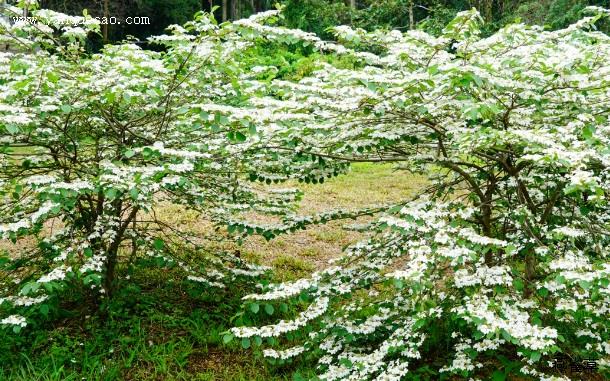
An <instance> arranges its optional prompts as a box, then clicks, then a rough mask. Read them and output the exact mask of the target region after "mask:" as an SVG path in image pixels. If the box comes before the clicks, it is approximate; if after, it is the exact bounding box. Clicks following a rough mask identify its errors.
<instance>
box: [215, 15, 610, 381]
mask: <svg viewBox="0 0 610 381" xmlns="http://www.w3.org/2000/svg"><path fill="white" fill-rule="evenodd" d="M590 11H592V12H593V14H594V15H593V16H591V17H587V18H585V19H583V20H581V21H579V22H578V23H576V24H574V25H571V26H570V27H568V28H566V29H564V30H559V31H554V32H548V31H544V30H542V29H541V28H539V27H530V26H526V25H522V24H515V25H508V26H506V27H505V28H503V29H501V30H500V31H499V32H497V33H496V34H494V35H492V36H490V37H488V38H484V39H482V38H480V37H479V25H480V17H479V15H478V13H477V12H476V11H469V12H463V13H460V14H459V15H458V16H457V18H456V19H455V20H453V21H452V22H451V23H450V24H448V25H447V26H446V28H445V29H444V31H443V35H441V36H440V37H433V36H430V35H428V34H426V33H423V32H421V31H408V32H406V33H401V32H398V31H391V32H373V33H367V32H365V31H363V30H356V31H353V30H350V29H349V28H346V27H341V28H338V29H337V33H338V38H339V40H340V41H342V42H343V43H342V44H329V43H326V42H323V41H321V40H319V39H317V38H316V37H315V36H313V35H310V34H306V33H303V32H299V31H289V30H284V29H281V28H277V27H273V26H268V25H262V24H260V23H258V21H257V20H253V19H250V20H244V21H240V22H237V23H236V24H237V25H239V26H241V27H244V28H246V29H247V30H248V31H250V32H249V33H252V34H259V35H260V36H261V37H262V36H264V37H265V38H267V39H272V40H275V41H287V42H288V43H301V44H304V45H313V46H315V47H316V48H318V49H320V50H321V51H323V52H324V51H327V52H330V53H332V54H339V55H348V56H351V57H354V58H355V59H357V60H359V61H360V64H359V65H357V68H356V69H345V68H338V67H335V66H333V65H332V64H328V63H323V62H320V66H319V68H318V70H316V71H315V72H314V73H313V74H312V75H311V76H308V77H305V78H303V79H302V80H300V81H299V82H291V81H285V80H274V81H272V82H271V85H270V91H268V92H266V93H265V92H264V91H262V92H261V91H259V92H258V94H254V93H252V96H259V97H260V99H259V100H256V99H254V100H253V101H252V102H253V103H257V104H259V105H260V107H261V109H264V110H265V112H273V113H275V114H277V115H282V114H290V115H295V114H299V113H300V114H302V115H303V118H302V120H299V119H298V118H293V119H292V120H290V121H288V120H286V121H282V124H283V125H284V126H285V131H283V132H282V133H283V134H286V135H290V136H291V137H292V139H291V140H290V141H291V142H292V144H293V146H292V147H287V150H288V151H290V150H297V151H299V152H301V153H308V154H315V155H317V156H321V157H325V158H326V159H327V160H328V161H327V162H331V159H332V160H338V161H346V162H349V161H380V162H398V163H399V164H400V168H402V169H405V168H406V169H408V170H410V171H414V172H418V173H422V174H427V175H428V176H429V183H430V184H429V185H430V186H429V187H428V188H427V189H425V190H424V191H423V192H422V193H421V194H420V195H419V196H417V197H415V198H414V199H412V200H405V201H404V202H403V203H401V204H399V205H396V206H394V207H391V208H387V209H385V210H384V212H383V213H382V214H381V215H380V216H379V218H378V219H376V221H375V222H374V223H372V224H371V226H370V228H371V230H372V231H374V232H375V234H374V235H373V236H372V237H371V238H370V239H368V240H365V241H363V242H359V243H357V244H355V245H352V246H351V247H349V248H347V250H346V252H345V255H344V256H343V257H342V258H341V259H339V260H337V261H336V263H335V264H334V266H333V267H330V268H328V269H325V270H323V271H320V272H317V273H315V274H314V275H313V276H312V277H311V278H310V279H302V280H299V281H296V282H291V283H284V284H278V285H270V286H266V287H265V289H264V290H263V291H262V292H261V293H259V294H253V295H249V296H246V297H245V303H246V305H249V306H253V307H252V308H250V310H251V312H253V313H255V312H257V311H258V310H259V307H258V306H259V304H260V303H263V304H264V305H265V306H266V307H265V309H269V310H270V311H274V308H273V305H274V304H276V305H277V304H281V305H285V304H283V303H285V302H287V301H291V300H299V301H300V302H301V303H305V304H306V307H305V308H304V309H303V310H302V312H300V313H298V314H297V315H296V316H290V317H287V318H286V319H285V320H281V321H279V322H277V323H275V324H270V325H265V326H254V327H246V326H242V327H235V328H233V329H232V330H231V332H230V333H228V334H227V336H226V340H231V339H232V338H233V337H236V338H238V339H240V340H242V344H243V345H244V347H249V346H250V345H251V343H252V342H254V343H255V344H262V342H263V340H265V342H266V343H268V344H269V345H270V346H271V347H270V348H267V349H265V350H264V355H265V356H267V357H268V358H270V359H271V360H272V361H273V362H280V363H281V362H284V361H287V360H290V359H291V358H293V357H295V356H298V355H301V354H303V353H310V354H311V355H312V356H314V357H316V358H318V359H319V360H318V361H319V362H318V365H319V368H318V369H319V375H320V378H321V379H324V380H372V379H375V380H404V379H414V380H415V379H422V378H423V379H437V377H438V378H445V379H471V380H472V379H493V380H504V379H505V378H506V377H507V376H510V375H513V376H515V375H518V376H520V377H526V378H527V379H539V380H568V379H569V377H568V375H566V374H561V372H560V371H559V370H557V368H555V369H554V368H553V366H554V363H553V361H554V358H555V356H556V355H558V354H563V355H566V356H569V358H571V359H572V361H573V362H578V361H581V360H582V359H590V361H594V362H595V363H596V365H597V366H598V368H599V371H600V372H602V373H604V372H605V373H604V374H607V372H608V370H607V367H608V365H609V361H610V332H609V330H610V320H609V319H608V315H609V312H610V288H609V287H610V263H609V262H608V253H609V248H610V246H609V245H610V238H609V237H610V235H609V227H610V225H609V222H610V220H609V216H610V209H609V208H610V206H609V204H608V201H609V200H608V192H609V190H610V188H609V186H610V182H609V181H610V177H609V176H610V172H609V169H608V168H609V164H610V151H609V149H608V147H609V144H610V120H609V117H610V109H609V108H608V99H610V66H609V63H610V38H609V37H608V36H607V35H605V34H603V33H600V32H596V31H595V29H594V23H595V22H596V21H597V20H598V19H600V18H601V17H604V16H607V15H608V14H609V12H608V11H606V10H603V9H599V8H591V9H590ZM243 33H244V35H246V33H245V32H243ZM299 41H300V42H299ZM303 121H305V122H303ZM336 216H337V215H333V216H331V217H329V218H334V217H336ZM267 306H268V307H267ZM284 310H286V309H285V308H284ZM283 337H286V338H287V339H288V341H293V342H296V344H293V346H291V347H288V348H287V349H286V347H283V346H282V347H281V348H278V345H279V343H280V339H281V338H283ZM282 348H284V349H282ZM579 359H580V360H579ZM573 376H575V377H579V376H578V375H576V374H573Z"/></svg>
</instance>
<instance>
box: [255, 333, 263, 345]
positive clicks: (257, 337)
mask: <svg viewBox="0 0 610 381" xmlns="http://www.w3.org/2000/svg"><path fill="white" fill-rule="evenodd" d="M262 344H263V339H261V337H260V336H254V345H255V346H257V347H260V346H261V345H262Z"/></svg>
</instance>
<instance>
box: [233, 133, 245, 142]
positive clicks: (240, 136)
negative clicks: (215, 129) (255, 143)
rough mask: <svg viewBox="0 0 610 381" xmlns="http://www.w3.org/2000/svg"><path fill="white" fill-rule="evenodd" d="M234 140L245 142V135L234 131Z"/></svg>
mask: <svg viewBox="0 0 610 381" xmlns="http://www.w3.org/2000/svg"><path fill="white" fill-rule="evenodd" d="M235 140H237V141H238V142H245V141H246V135H244V134H242V133H241V132H240V131H236V132H235Z"/></svg>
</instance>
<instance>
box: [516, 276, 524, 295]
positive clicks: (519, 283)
mask: <svg viewBox="0 0 610 381" xmlns="http://www.w3.org/2000/svg"><path fill="white" fill-rule="evenodd" d="M513 287H515V290H517V291H519V292H521V291H523V289H525V284H524V283H523V281H522V280H521V279H518V278H515V279H513Z"/></svg>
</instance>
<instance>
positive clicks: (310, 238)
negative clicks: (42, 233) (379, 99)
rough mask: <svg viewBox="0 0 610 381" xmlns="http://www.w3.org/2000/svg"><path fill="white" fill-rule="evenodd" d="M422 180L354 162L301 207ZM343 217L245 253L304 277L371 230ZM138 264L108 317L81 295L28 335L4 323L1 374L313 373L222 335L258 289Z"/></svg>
mask: <svg viewBox="0 0 610 381" xmlns="http://www.w3.org/2000/svg"><path fill="white" fill-rule="evenodd" d="M422 184H423V180H421V179H420V178H416V177H413V176H410V175H407V174H404V173H400V172H394V171H393V169H392V167H391V166H389V165H376V166H374V165H370V164H361V165H355V166H354V167H353V170H352V172H351V173H349V174H347V175H342V176H339V177H337V178H334V179H330V180H329V181H327V182H325V183H324V184H321V185H303V186H302V188H303V189H304V190H305V197H304V199H303V201H302V205H301V212H302V213H304V214H307V213H315V212H319V211H323V210H325V209H329V208H338V207H344V208H357V207H362V206H366V205H369V204H370V205H372V204H379V203H385V202H390V201H393V200H394V201H395V200H399V199H402V198H405V197H408V196H410V195H411V194H413V191H414V189H418V188H420V187H421V186H422ZM178 211H180V209H179V208H174V207H172V206H168V210H167V212H166V215H167V219H168V221H169V222H172V223H177V224H180V225H190V227H192V228H193V229H195V230H196V229H199V230H201V231H205V230H206V229H209V224H207V223H205V222H201V221H198V220H197V219H196V215H195V214H193V213H177V212H178ZM349 223H353V221H350V222H349ZM344 224H345V222H336V223H331V224H328V225H325V226H317V227H313V228H311V229H308V230H306V231H301V232H298V233H295V234H292V235H289V236H283V237H278V238H277V239H275V240H272V241H270V242H266V241H265V240H263V239H260V238H257V237H251V238H248V240H247V241H246V242H245V243H244V245H243V247H241V248H240V250H241V251H242V253H243V254H244V257H246V258H249V259H252V260H254V261H256V262H258V263H262V264H266V265H270V266H272V267H273V268H274V269H275V270H276V271H275V273H274V277H275V278H274V280H276V281H278V280H290V279H296V278H298V277H303V276H307V275H308V274H310V273H311V272H312V271H314V270H316V269H319V268H322V267H324V266H326V265H327V262H328V260H329V259H331V258H334V257H336V256H338V255H340V253H341V250H342V248H343V247H344V246H345V245H348V244H350V243H352V242H355V241H357V240H358V239H361V238H362V237H363V233H357V232H353V231H349V230H345V229H344V228H343V225H344ZM137 269H138V270H137V272H136V273H134V274H132V276H131V279H129V280H127V279H124V278H123V280H122V281H121V282H122V287H121V289H120V292H118V293H117V295H116V296H115V298H114V299H113V301H112V303H111V304H110V305H108V306H107V307H108V308H107V309H106V311H108V313H107V314H106V315H104V314H102V313H94V312H92V311H95V307H94V306H93V305H92V302H91V300H89V299H87V298H83V297H82V296H80V295H77V294H75V293H73V294H71V295H70V296H69V298H68V300H67V301H65V302H63V303H62V304H61V308H60V309H59V310H57V311H55V312H54V313H53V316H50V317H49V319H48V320H47V321H43V322H41V323H40V324H39V325H38V326H34V325H32V326H30V327H28V328H27V329H25V330H24V331H22V333H20V334H19V335H15V334H13V333H9V332H8V331H6V330H0V380H7V381H8V380H19V381H21V380H23V381H26V380H27V381H33V380H44V381H46V380H79V381H80V380H83V379H84V380H138V381H140V380H218V381H220V380H222V381H259V380H260V381H280V380H292V379H293V374H294V373H295V372H298V373H301V374H303V375H306V376H308V375H309V376H311V375H312V374H313V363H308V362H307V361H306V360H298V361H297V362H296V363H293V364H290V365H285V366H283V367H277V366H272V365H270V364H268V363H267V362H266V361H265V360H264V359H262V358H261V356H260V349H258V348H250V349H248V350H243V349H242V348H241V346H240V345H239V343H234V342H231V343H229V344H224V343H223V340H222V336H223V332H224V331H226V330H227V329H228V328H230V327H231V326H233V325H234V323H235V318H236V317H239V315H238V314H240V313H242V301H241V296H243V295H244V294H246V293H249V292H252V291H253V288H252V287H251V286H245V285H233V286H232V287H231V288H230V289H227V290H223V291H214V292H211V291H210V290H208V289H206V288H204V287H202V286H199V285H197V284H193V283H192V282H188V281H185V280H184V279H183V278H182V275H180V274H179V273H178V272H174V271H173V270H171V269H159V268H155V267H138V268H137ZM123 275H124V274H123ZM246 313H247V312H246ZM89 315H91V316H89ZM259 315H260V314H259ZM259 315H256V316H255V317H250V318H252V319H254V320H257V319H259V320H257V321H258V322H259V323H260V322H261V321H262V322H265V324H267V323H266V322H270V321H273V320H274V319H276V318H277V316H275V315H274V316H273V317H272V318H270V317H259ZM260 319H262V320H260ZM264 319H266V320H264Z"/></svg>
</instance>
